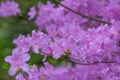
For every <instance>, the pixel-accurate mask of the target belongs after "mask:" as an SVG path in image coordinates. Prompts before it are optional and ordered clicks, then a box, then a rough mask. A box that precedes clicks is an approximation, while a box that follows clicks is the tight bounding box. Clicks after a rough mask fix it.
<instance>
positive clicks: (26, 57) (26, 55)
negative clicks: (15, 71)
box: [22, 54, 30, 62]
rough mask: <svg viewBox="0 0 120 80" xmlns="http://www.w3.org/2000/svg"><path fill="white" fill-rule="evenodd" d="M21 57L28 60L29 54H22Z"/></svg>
mask: <svg viewBox="0 0 120 80" xmlns="http://www.w3.org/2000/svg"><path fill="white" fill-rule="evenodd" d="M22 59H23V61H25V62H26V61H28V60H29V59H30V55H29V54H22Z"/></svg>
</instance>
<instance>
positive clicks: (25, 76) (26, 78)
mask: <svg viewBox="0 0 120 80" xmlns="http://www.w3.org/2000/svg"><path fill="white" fill-rule="evenodd" d="M20 73H21V74H22V75H23V77H24V78H25V79H26V80H28V78H27V76H26V75H25V73H24V72H20Z"/></svg>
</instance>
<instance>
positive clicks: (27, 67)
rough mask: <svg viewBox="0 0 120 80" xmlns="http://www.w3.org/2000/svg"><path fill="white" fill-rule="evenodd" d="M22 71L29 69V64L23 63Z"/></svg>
mask: <svg viewBox="0 0 120 80" xmlns="http://www.w3.org/2000/svg"><path fill="white" fill-rule="evenodd" d="M21 68H22V69H23V71H25V72H28V71H29V70H30V66H29V65H28V64H24V65H23V66H22V67H21Z"/></svg>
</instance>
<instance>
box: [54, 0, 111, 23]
mask: <svg viewBox="0 0 120 80" xmlns="http://www.w3.org/2000/svg"><path fill="white" fill-rule="evenodd" d="M55 2H56V3H58V4H59V5H61V6H62V7H64V8H65V9H67V10H69V11H71V12H73V13H75V14H77V15H79V16H81V17H84V18H87V19H90V20H93V21H97V22H100V23H103V24H108V25H111V23H110V22H109V21H104V20H102V19H99V18H95V17H92V16H88V15H85V14H83V13H81V12H77V11H75V10H73V9H71V8H69V7H67V6H65V5H64V4H62V3H60V2H59V1H58V0H55Z"/></svg>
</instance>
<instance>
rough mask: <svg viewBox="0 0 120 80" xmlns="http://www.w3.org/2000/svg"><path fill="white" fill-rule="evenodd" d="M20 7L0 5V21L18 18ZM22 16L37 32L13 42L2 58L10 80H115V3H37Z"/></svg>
mask: <svg viewBox="0 0 120 80" xmlns="http://www.w3.org/2000/svg"><path fill="white" fill-rule="evenodd" d="M20 6H22V5H21V4H19V2H17V0H15V1H14V0H12V1H10V0H6V1H1V3H0V17H3V18H6V17H9V16H17V15H20V16H22V15H23V11H22V10H21V9H20ZM26 15H28V17H27V20H28V21H30V22H33V23H34V25H36V26H37V27H38V29H37V30H33V31H32V32H31V33H29V34H27V35H23V34H20V35H19V36H18V38H16V39H14V40H13V43H14V44H15V46H16V47H15V48H14V49H13V50H12V52H11V55H8V56H6V57H5V61H6V62H7V63H9V64H10V68H9V71H8V74H9V75H10V76H15V80H120V0H92V1H91V0H74V1H73V0H40V1H38V2H37V4H36V5H32V6H30V9H29V10H28V11H27V13H26ZM31 25H32V24H31ZM32 54H34V55H37V56H38V55H39V56H42V60H41V65H40V66H39V65H38V64H36V63H34V64H30V63H29V61H30V60H31V57H32V56H33V55H32ZM49 57H52V59H54V61H59V60H60V59H61V60H60V63H59V64H57V65H53V64H52V63H50V62H49V60H47V59H48V58H49Z"/></svg>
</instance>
